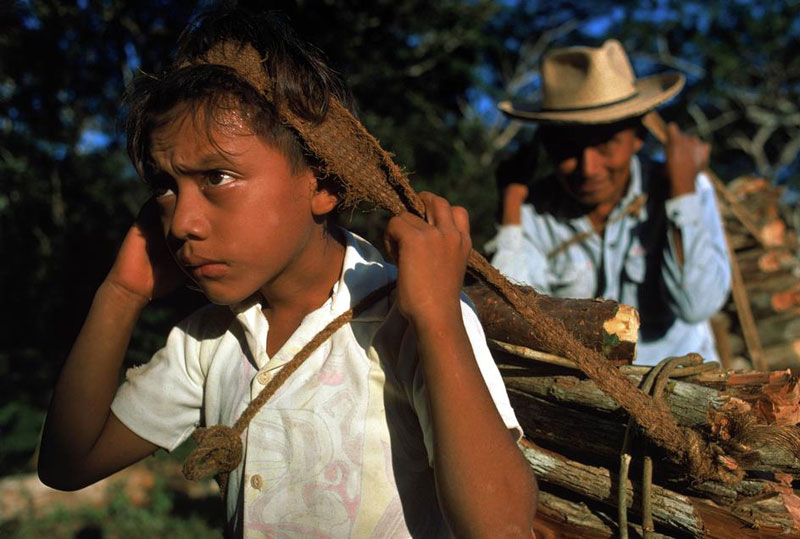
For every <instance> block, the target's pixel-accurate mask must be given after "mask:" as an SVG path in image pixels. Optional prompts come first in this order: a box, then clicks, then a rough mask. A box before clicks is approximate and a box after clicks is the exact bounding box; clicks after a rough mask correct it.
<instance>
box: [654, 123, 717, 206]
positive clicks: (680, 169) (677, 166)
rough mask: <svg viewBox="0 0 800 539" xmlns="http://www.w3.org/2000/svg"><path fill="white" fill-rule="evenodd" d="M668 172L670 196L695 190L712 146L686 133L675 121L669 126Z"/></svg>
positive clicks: (667, 146)
mask: <svg viewBox="0 0 800 539" xmlns="http://www.w3.org/2000/svg"><path fill="white" fill-rule="evenodd" d="M667 135H668V138H667V142H666V148H665V149H666V155H667V173H668V174H669V180H670V197H671V198H675V197H677V196H680V195H685V194H686V193H693V192H694V181H695V178H696V177H697V174H698V173H699V172H700V171H702V170H704V169H705V168H706V167H707V166H708V157H709V154H710V153H711V146H709V145H708V144H707V143H705V142H703V141H701V140H700V139H699V138H697V137H694V136H689V135H685V134H684V133H682V132H681V130H680V129H678V126H677V125H675V123H672V122H671V123H670V124H669V125H668V126H667Z"/></svg>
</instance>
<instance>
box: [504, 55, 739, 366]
mask: <svg viewBox="0 0 800 539" xmlns="http://www.w3.org/2000/svg"><path fill="white" fill-rule="evenodd" d="M541 75H542V93H543V99H542V102H541V104H537V105H536V106H533V107H530V106H524V107H522V106H516V105H513V104H511V103H509V102H503V103H500V105H499V107H500V109H501V110H502V111H503V112H504V113H506V114H507V115H508V116H510V117H513V118H516V119H520V120H524V121H530V122H536V123H538V124H539V128H538V132H537V139H538V141H540V143H541V146H542V147H543V149H544V153H545V154H546V155H547V156H548V157H549V160H550V162H551V163H552V165H553V168H554V170H553V173H552V174H551V175H549V176H548V177H547V178H544V179H542V180H539V181H536V182H535V183H533V184H532V185H531V186H530V187H528V185H527V182H526V181H525V179H526V175H525V173H524V171H520V170H519V168H518V167H516V168H515V167H514V166H511V167H508V166H506V167H502V168H501V169H499V170H498V176H499V177H498V181H499V183H500V185H501V186H504V187H503V188H502V193H501V196H502V212H501V213H502V217H501V226H500V228H499V231H498V234H497V236H496V237H495V239H494V240H493V241H492V242H491V243H492V244H493V247H494V248H495V249H496V250H495V252H494V256H493V258H492V263H493V264H494V265H495V266H496V267H497V268H498V269H499V270H500V271H501V272H502V273H504V274H505V275H506V276H508V277H510V278H511V279H513V280H516V281H518V282H521V283H525V284H528V285H531V286H533V287H534V288H536V290H538V291H539V292H541V293H544V294H548V295H552V296H558V297H573V298H586V297H589V298H591V297H603V298H607V299H613V300H616V301H618V302H620V303H624V304H627V305H631V306H633V307H635V308H637V309H638V310H639V315H640V318H641V327H640V335H639V344H638V347H637V348H638V351H637V361H636V362H637V363H638V364H646V365H648V364H649V365H653V364H656V363H658V362H659V361H661V360H662V359H664V358H666V357H669V356H676V355H683V354H686V353H689V352H697V353H699V354H701V355H702V356H703V357H704V358H705V359H706V360H712V359H717V354H716V351H715V348H714V341H713V337H712V333H711V329H710V326H709V322H708V319H709V317H711V315H713V314H714V313H715V312H716V311H718V310H719V309H720V307H721V306H722V305H723V304H724V302H725V300H726V298H727V295H728V292H729V289H730V267H729V264H728V258H727V250H726V246H725V234H724V231H723V227H722V222H721V219H720V216H719V213H718V211H717V207H716V204H715V200H714V193H713V188H712V185H711V183H710V181H709V179H708V178H707V177H706V176H705V175H704V174H702V173H701V171H702V170H703V169H704V168H705V165H706V163H707V160H708V156H709V152H710V148H709V146H708V145H707V144H705V143H703V142H701V141H700V140H698V139H697V138H695V137H690V136H687V135H684V134H683V133H681V131H680V130H679V129H678V128H677V126H675V125H674V124H670V125H669V138H668V141H667V143H666V147H665V155H666V162H665V163H655V162H652V161H650V160H648V159H646V158H645V157H644V156H640V155H637V154H638V153H639V150H641V148H642V144H643V140H644V137H645V135H646V130H645V128H644V126H643V125H642V117H643V116H644V115H645V114H646V113H647V112H648V111H650V110H652V109H654V108H655V107H656V106H658V105H660V104H662V103H664V102H665V101H667V100H668V99H670V98H672V97H673V96H675V95H676V94H677V93H678V92H679V91H680V90H681V88H682V87H683V84H684V77H683V76H682V75H680V74H678V73H665V74H660V75H655V76H651V77H647V78H641V79H637V78H636V76H635V74H634V72H633V69H632V67H631V65H630V62H629V61H628V58H627V55H626V54H625V51H624V50H623V48H622V45H621V44H620V43H619V42H618V41H616V40H609V41H606V42H605V43H604V44H603V45H602V46H601V47H598V48H593V47H569V48H564V49H557V50H553V51H552V52H550V53H549V54H547V55H546V56H545V57H544V58H543V60H542V66H541ZM526 158H530V155H527V156H526V155H522V156H517V161H518V162H519V161H520V159H521V161H522V162H524V161H526ZM516 175H519V177H515V176H516ZM528 175H529V173H528Z"/></svg>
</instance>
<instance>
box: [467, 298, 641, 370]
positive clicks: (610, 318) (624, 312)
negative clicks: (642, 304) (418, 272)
mask: <svg viewBox="0 0 800 539" xmlns="http://www.w3.org/2000/svg"><path fill="white" fill-rule="evenodd" d="M520 288H521V289H522V293H523V295H527V296H529V297H530V296H532V295H533V289H532V288H530V287H520ZM465 292H466V293H467V295H468V296H469V297H470V299H471V300H472V302H473V303H474V304H475V307H476V309H477V312H478V316H479V318H480V320H481V324H482V325H483V328H484V331H485V332H486V336H487V337H488V338H490V339H495V340H498V341H502V342H506V343H510V344H515V345H520V346H525V347H527V348H531V349H533V350H541V351H543V352H548V353H557V352H558V350H555V349H553V348H552V347H551V346H550V345H549V344H548V343H544V342H539V341H538V340H537V339H536V338H535V337H534V336H533V333H532V332H531V331H530V327H529V325H528V323H527V322H526V321H525V320H524V319H523V318H522V316H520V314H519V313H517V311H516V310H514V309H513V308H512V307H510V306H509V305H508V304H507V303H506V302H505V301H503V299H501V298H500V296H498V295H497V294H496V293H494V292H493V291H492V290H490V289H489V288H487V287H486V286H485V285H483V284H474V285H470V286H468V287H466V288H465ZM535 303H536V305H537V307H539V308H540V309H541V310H542V311H544V312H545V313H547V314H549V315H550V316H552V317H553V318H555V319H556V320H559V321H561V322H562V323H563V324H564V326H565V327H566V328H567V329H569V330H570V331H571V332H572V334H573V335H574V336H575V338H576V339H577V340H578V341H579V342H580V343H581V344H583V345H584V346H586V347H588V348H590V349H592V350H595V351H597V352H599V353H601V354H603V355H604V356H605V357H606V358H608V359H609V360H610V361H611V362H612V363H614V364H629V363H632V362H633V360H634V358H635V357H636V342H637V339H638V331H639V314H638V312H636V309H634V308H633V307H630V306H628V305H622V304H620V303H617V302H615V301H611V300H596V299H566V298H554V297H550V296H544V295H540V296H538V297H537V298H536V300H535Z"/></svg>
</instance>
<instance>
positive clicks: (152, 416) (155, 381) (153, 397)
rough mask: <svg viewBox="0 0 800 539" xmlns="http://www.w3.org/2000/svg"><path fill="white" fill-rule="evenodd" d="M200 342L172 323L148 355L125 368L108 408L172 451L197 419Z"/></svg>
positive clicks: (136, 430) (200, 394)
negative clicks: (158, 347)
mask: <svg viewBox="0 0 800 539" xmlns="http://www.w3.org/2000/svg"><path fill="white" fill-rule="evenodd" d="M198 351H199V343H198V342H197V341H196V340H194V338H192V337H191V336H190V335H189V334H188V333H187V332H186V331H184V329H183V328H181V327H180V326H178V327H175V328H174V329H173V330H172V331H171V332H170V335H169V337H168V338H167V343H166V345H165V346H164V348H162V349H161V350H159V351H158V352H156V353H155V355H153V357H152V359H151V360H150V361H149V362H148V363H146V364H144V365H141V366H138V367H133V368H131V369H129V370H128V372H127V373H126V380H125V381H124V382H123V384H122V385H121V386H120V388H119V389H118V390H117V394H116V396H115V397H114V401H113V402H112V404H111V411H112V412H113V413H114V415H115V416H117V418H118V419H119V420H120V421H122V423H123V424H125V426H127V427H128V428H129V429H131V430H132V431H133V432H134V433H136V434H137V435H138V436H141V437H142V438H144V439H145V440H147V441H149V442H151V443H153V444H155V445H157V446H159V447H163V448H164V449H167V450H168V451H172V450H174V449H175V448H177V447H178V446H179V445H180V444H181V443H183V442H184V441H185V440H186V438H188V437H189V435H191V433H192V431H193V430H194V429H195V428H196V426H197V425H198V424H199V423H200V414H201V406H202V402H203V375H202V372H201V368H200V361H199V354H198Z"/></svg>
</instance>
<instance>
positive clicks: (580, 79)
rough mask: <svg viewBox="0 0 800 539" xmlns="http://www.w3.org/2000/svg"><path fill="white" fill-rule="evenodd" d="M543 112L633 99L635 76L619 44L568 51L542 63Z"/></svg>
mask: <svg viewBox="0 0 800 539" xmlns="http://www.w3.org/2000/svg"><path fill="white" fill-rule="evenodd" d="M541 70H542V105H543V108H544V109H545V110H551V111H557V110H577V109H589V108H595V107H601V106H604V105H610V104H613V103H617V102H620V101H624V100H626V99H630V98H632V97H635V96H636V94H637V90H636V75H635V74H634V72H633V68H632V67H631V64H630V61H629V60H628V56H627V54H625V50H624V49H623V48H622V44H621V43H620V42H619V41H617V40H616V39H609V40H607V41H606V42H605V43H603V45H602V46H601V47H567V48H565V49H558V50H555V51H553V52H551V53H550V54H547V55H546V56H545V57H544V58H543V59H542V67H541Z"/></svg>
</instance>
